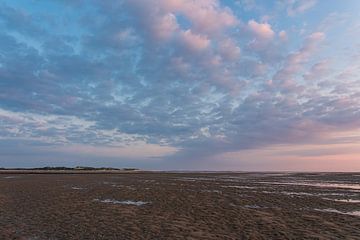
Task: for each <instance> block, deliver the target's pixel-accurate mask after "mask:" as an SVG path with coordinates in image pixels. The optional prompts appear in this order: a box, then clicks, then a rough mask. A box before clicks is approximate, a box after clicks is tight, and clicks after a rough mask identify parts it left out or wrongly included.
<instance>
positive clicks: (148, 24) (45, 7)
mask: <svg viewBox="0 0 360 240" xmlns="http://www.w3.org/2000/svg"><path fill="white" fill-rule="evenodd" d="M77 165H82V166H84V165H85V166H112V167H137V168H141V169H152V170H234V171H250V170H251V171H255V170H256V171H277V170H282V171H360V1H358V0H346V1H342V0H274V1H268V0H112V1H104V0H86V1H85V0H54V1H41V0H16V1H14V0H0V167H39V166H77Z"/></svg>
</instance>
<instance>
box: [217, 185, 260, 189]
mask: <svg viewBox="0 0 360 240" xmlns="http://www.w3.org/2000/svg"><path fill="white" fill-rule="evenodd" d="M221 187H223V188H239V189H258V188H259V187H250V186H231V185H229V186H225V185H223V186H221Z"/></svg>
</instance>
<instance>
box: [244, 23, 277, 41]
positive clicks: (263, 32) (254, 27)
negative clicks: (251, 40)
mask: <svg viewBox="0 0 360 240" xmlns="http://www.w3.org/2000/svg"><path fill="white" fill-rule="evenodd" d="M248 28H249V30H250V31H251V32H252V33H253V34H254V36H255V38H257V39H259V40H260V41H261V40H271V39H272V38H273V37H274V35H275V33H274V31H273V30H272V29H271V25H270V24H268V23H258V22H256V21H254V20H250V21H249V22H248Z"/></svg>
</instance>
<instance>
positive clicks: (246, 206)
mask: <svg viewBox="0 0 360 240" xmlns="http://www.w3.org/2000/svg"><path fill="white" fill-rule="evenodd" d="M244 208H251V209H259V208H263V207H260V206H258V205H244Z"/></svg>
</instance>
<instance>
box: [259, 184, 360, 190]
mask: <svg viewBox="0 0 360 240" xmlns="http://www.w3.org/2000/svg"><path fill="white" fill-rule="evenodd" d="M258 183H261V184H274V185H294V186H311V187H322V188H344V189H352V190H360V184H345V183H319V182H314V183H312V182H258Z"/></svg>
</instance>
